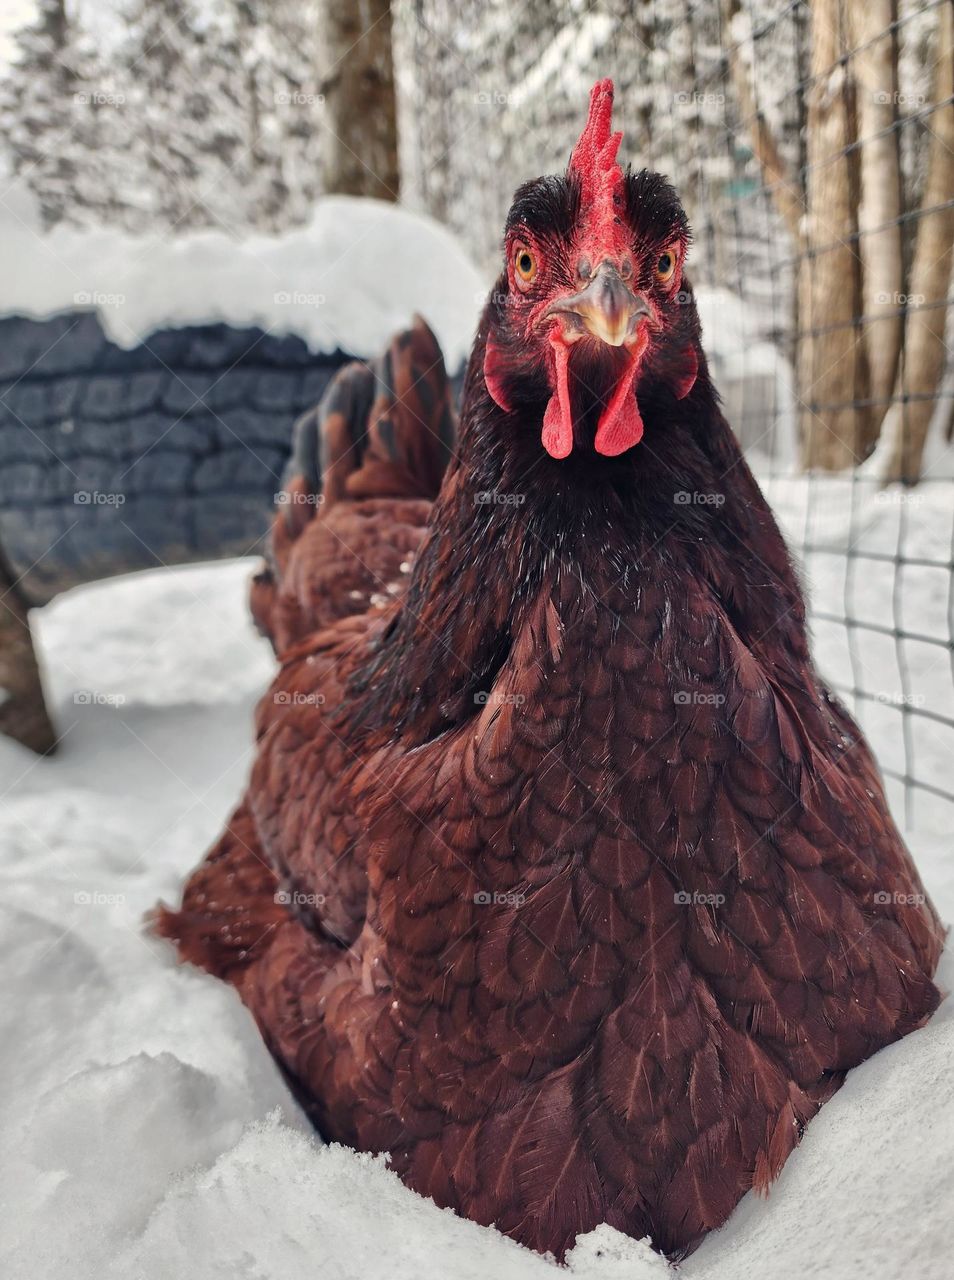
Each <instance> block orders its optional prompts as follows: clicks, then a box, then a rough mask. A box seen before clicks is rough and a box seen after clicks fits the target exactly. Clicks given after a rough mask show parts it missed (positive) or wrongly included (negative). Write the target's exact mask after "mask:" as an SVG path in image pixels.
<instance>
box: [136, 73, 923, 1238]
mask: <svg viewBox="0 0 954 1280" xmlns="http://www.w3.org/2000/svg"><path fill="white" fill-rule="evenodd" d="M611 105H612V86H611V85H610V83H609V82H608V81H606V82H602V83H601V84H599V85H597V86H596V88H595V89H594V93H593V97H592V100H591V106H590V116H589V120H588V123H587V126H586V129H585V130H584V133H583V135H582V137H581V139H580V141H579V143H578V145H577V147H576V149H575V151H574V153H573V157H572V159H571V162H570V166H569V168H568V170H567V173H566V174H565V175H563V176H560V177H550V178H541V179H538V180H537V181H535V182H531V183H528V184H527V185H526V186H524V187H522V188H521V189H520V190H519V191H518V192H517V195H516V198H515V201H514V205H513V208H512V209H511V211H510V215H509V217H508V220H507V226H506V233H505V253H506V263H505V269H504V271H503V273H502V274H501V276H500V278H499V280H498V281H497V283H496V285H495V288H494V291H493V293H492V294H491V298H490V301H489V302H488V304H487V307H486V309H485V311H484V315H483V318H482V321H481V324H480V329H479V333H478V336H477V340H476V344H475V347H474V352H473V355H472V358H471V361H470V366H469V370H468V373H467V378H466V383H465V387H464V393H463V406H462V414H461V424H460V436H459V443H458V445H457V446H456V451H455V452H453V459H452V461H451V463H450V466H449V468H448V470H447V472H446V475H445V476H444V479H443V483H441V482H440V476H441V472H442V469H443V467H444V464H445V460H446V457H447V454H448V451H449V448H450V447H451V416H450V408H449V397H448V393H447V386H446V380H445V378H444V376H443V366H442V363H441V359H440V353H439V351H438V350H437V348H436V344H435V343H434V342H433V339H432V338H431V336H430V334H429V333H428V331H427V330H426V329H425V327H424V326H423V325H421V324H418V325H417V326H416V327H415V328H414V329H413V330H412V331H411V332H410V333H409V334H406V335H404V336H402V337H401V338H399V339H398V340H396V342H395V343H394V345H393V346H392V348H391V351H390V353H389V355H388V357H387V358H386V360H385V361H384V362H383V363H382V365H381V366H380V367H379V368H378V369H377V370H376V371H375V372H369V371H368V370H366V369H364V368H362V367H360V366H355V367H354V368H352V369H351V370H349V371H347V372H346V373H344V374H343V375H341V376H340V377H339V381H338V383H337V384H336V386H335V387H334V388H333V390H332V392H331V393H330V397H329V398H328V400H327V401H326V403H325V404H324V405H323V407H322V410H321V413H320V414H319V415H318V417H317V419H316V420H315V421H313V422H306V423H305V424H304V425H303V427H302V429H301V430H300V432H299V446H298V460H299V474H298V476H297V477H296V479H295V480H294V481H293V482H292V483H291V484H290V486H289V488H288V493H287V495H286V497H287V499H288V501H287V502H286V503H285V504H284V505H283V508H282V510H281V511H280V512H279V515H278V517H277V520H276V525H275V536H274V546H273V563H272V565H271V567H270V569H269V571H268V573H267V574H265V575H263V577H262V578H261V579H260V580H259V582H258V584H257V586H256V588H255V594H254V608H255V612H256V616H257V618H258V620H259V622H260V624H261V625H262V626H263V627H264V628H265V629H266V630H267V632H268V633H269V634H270V635H271V636H272V638H273V641H274V644H275V647H276V650H277V652H278V655H279V659H280V663H281V669H280V672H279V675H278V676H277V678H276V680H275V683H274V685H273V687H272V689H271V691H270V692H269V693H268V694H267V695H266V697H265V698H264V699H263V700H262V702H261V704H260V706H259V710H258V722H257V733H258V754H257V758H256V762H255V765H254V768H253V770H252V775H251V778H250V781H249V785H248V790H247V792H246V795H245V797H244V799H243V801H242V803H241V804H240V806H239V808H238V809H237V811H236V813H235V815H234V817H233V818H232V821H231V822H230V824H229V827H228V829H227V830H226V832H225V834H224V835H223V836H222V839H221V840H220V842H219V843H218V845H217V846H216V847H215V848H214V849H213V850H212V852H211V853H210V854H209V856H208V858H207V860H206V861H205V862H204V863H203V864H202V866H201V867H199V869H198V870H197V871H196V872H195V873H194V874H193V876H192V878H191V880H190V881H189V883H188V885H187V887H186V890H185V895H184V899H183V903H182V906H181V908H180V909H179V910H178V911H176V912H171V911H167V910H165V909H162V910H161V911H160V913H159V915H158V917H157V920H158V927H159V929H160V930H161V932H162V933H163V934H165V935H167V936H169V937H171V938H174V939H175V940H176V941H177V942H178V945H179V950H180V953H181V955H182V956H183V957H185V958H187V959H189V960H192V961H193V962H195V963H197V964H200V965H202V966H204V967H205V968H207V969H208V970H209V971H210V972H212V973H214V974H217V975H219V976H221V977H223V978H226V979H227V980H228V981H230V982H232V983H233V984H234V985H235V987H236V988H237V990H238V992H239V993H240V995H241V997H242V999H243V1000H244V1001H245V1002H246V1004H247V1005H248V1006H249V1008H250V1009H251V1010H252V1012H253V1014H254V1015H255V1017H256V1019H257V1020H258V1024H259V1026H260V1027H261V1030H262V1034H263V1035H264V1037H265V1039H266V1040H267V1042H268V1045H269V1047H270V1049H271V1051H272V1052H273V1054H274V1055H275V1057H276V1058H277V1060H278V1061H279V1063H280V1064H281V1066H282V1068H283V1070H284V1072H285V1073H286V1075H287V1077H288V1079H289V1081H290V1082H291V1084H292V1087H293V1088H294V1089H295V1091H296V1093H297V1095H298V1097H299V1098H300V1099H301V1101H302V1103H303V1105H304V1106H305V1107H306V1108H307V1110H308V1112H309V1114H310V1115H311V1116H312V1117H313V1119H314V1122H315V1124H316V1125H317V1127H318V1128H319V1130H320V1131H321V1132H322V1133H323V1134H324V1135H325V1136H326V1137H328V1138H331V1139H338V1140H340V1141H343V1142H346V1143H350V1144H351V1145H353V1146H355V1147H358V1148H360V1149H363V1150H372V1151H389V1152H390V1153H391V1159H392V1163H393V1167H394V1168H395V1169H396V1170H397V1172H398V1173H399V1174H400V1176H401V1177H402V1178H403V1179H404V1181H405V1182H406V1183H407V1184H408V1185H409V1186H411V1187H413V1188H415V1189H416V1190H418V1191H420V1192H422V1193H424V1194H425V1195H429V1196H432V1197H433V1198H434V1199H435V1200H436V1201H437V1202H438V1203H439V1204H441V1205H450V1206H452V1207H453V1208H455V1209H456V1210H458V1211H459V1212H460V1213H462V1214H465V1215H467V1216H468V1217H470V1218H473V1219H476V1220H477V1221H478V1222H482V1223H496V1224H497V1226H498V1227H499V1228H500V1230H502V1231H505V1232H507V1233H508V1234H510V1235H512V1236H513V1237H515V1238H516V1239H517V1240H519V1241H522V1242H523V1243H524V1244H527V1245H530V1246H531V1247H533V1248H535V1249H540V1250H553V1252H554V1253H556V1254H557V1255H558V1256H562V1255H563V1254H564V1252H565V1251H566V1249H567V1248H568V1247H569V1246H570V1245H571V1244H572V1242H573V1240H574V1238H575V1237H576V1235H577V1234H578V1233H580V1232H583V1231H588V1230H589V1229H591V1228H592V1227H594V1226H596V1225H597V1224H599V1223H601V1222H609V1223H611V1224H612V1225H614V1226H616V1227H618V1228H620V1229H621V1230H622V1231H625V1232H628V1233H629V1234H630V1235H633V1236H642V1235H644V1234H647V1233H648V1234H650V1235H651V1236H652V1239H653V1241H654V1243H655V1245H656V1247H657V1248H659V1249H661V1250H664V1251H666V1252H667V1253H669V1254H672V1255H677V1254H681V1253H684V1252H686V1251H687V1250H689V1249H691V1248H692V1247H693V1245H694V1244H695V1243H696V1242H697V1241H698V1240H699V1239H700V1238H701V1237H702V1236H703V1235H704V1233H705V1232H707V1231H709V1230H711V1229H712V1228H713V1227H717V1226H719V1225H720V1223H722V1222H724V1221H725V1219H726V1218H727V1217H728V1215H729V1214H730V1213H731V1212H732V1209H733V1207H734V1206H735V1205H736V1204H737V1203H738V1201H739V1199H740V1197H741V1196H742V1195H744V1194H745V1192H746V1191H747V1190H748V1189H749V1188H750V1187H753V1186H754V1187H756V1188H759V1189H763V1190H764V1189H765V1188H767V1187H768V1185H769V1184H770V1183H771V1181H772V1179H773V1178H774V1177H775V1176H776V1175H777V1173H778V1172H779V1170H780V1168H781V1167H782V1165H783V1164H784V1162H785V1159H786V1157H787V1156H788V1154H789V1152H790V1151H791V1150H792V1148H793V1147H794V1145H795V1144H796V1143H797V1142H798V1139H799V1136H800V1134H801V1132H802V1129H803V1126H804V1125H805V1123H806V1121H807V1120H808V1119H809V1118H810V1117H811V1116H812V1115H813V1114H814V1113H815V1111H816V1110H817V1109H818V1107H819V1106H820V1105H821V1103H822V1102H824V1101H825V1099H827V1098H828V1097H829V1096H830V1095H831V1094H832V1092H833V1091H834V1090H835V1089H836V1088H837V1087H838V1084H839V1083H840V1081H841V1080H842V1078H843V1076H844V1073H845V1072H846V1071H847V1070H848V1069H849V1068H850V1067H852V1066H854V1065H855V1064H856V1063H859V1062H861V1061H862V1060H863V1059H865V1058H867V1057H868V1056H869V1055H871V1054H873V1053H875V1052H876V1051H877V1050H878V1049H880V1048H881V1047H882V1046H883V1045H886V1044H888V1043H889V1042H891V1041H893V1040H896V1039H897V1038H898V1037H899V1036H902V1035H904V1034H906V1033H907V1032H908V1031H911V1030H913V1029H914V1028H916V1027H918V1026H920V1025H921V1024H922V1023H923V1022H924V1021H925V1019H926V1018H927V1017H928V1016H929V1015H930V1013H931V1012H932V1010H933V1009H934V1008H935V1006H936V1005H937V1002H938V998H939V997H938V992H937V990H936V988H935V986H934V985H933V983H932V981H931V975H932V974H933V972H934V968H935V965H936V962H937V959H938V954H939V951H940V948H941V942H942V930H941V928H940V926H939V924H938V921H937V918H936V916H935V914H934V911H933V910H932V908H931V906H930V904H929V902H928V901H927V900H926V898H925V897H924V894H923V889H922V886H921V883H920V881H919V879H918V875H917V872H916V870H915V868H914V866H913V864H912V862H911V859H910V857H909V855H908V853H907V851H906V850H905V847H904V845H903V843H902V841H901V839H900V837H899V835H898V832H897V831H896V829H895V827H894V825H893V823H892V821H891V818H890V816H889V814H888V809H887V806H886V803H885V799H884V794H883V791H882V786H881V782H880V780H879V776H878V772H877V769H876V767H875V764H874V762H873V760H872V756H871V753H870V751H869V749H868V747H867V745H866V743H865V742H864V740H863V739H862V737H861V735H860V733H859V731H858V729H857V728H856V726H855V725H854V724H853V723H852V721H851V719H850V718H849V717H848V715H847V714H846V713H845V711H844V710H843V709H842V708H841V707H840V706H839V704H838V703H837V702H836V701H835V699H834V698H833V697H832V696H831V695H830V694H829V693H828V692H827V690H826V689H825V688H824V686H823V685H822V684H821V683H820V681H819V678H818V676H817V674H816V672H815V670H814V668H813V666H812V663H811V659H810V657H809V652H808V644H807V639H806V630H805V609H804V604H803V600H802V596H801V593H800V591H799V587H798V584H797V581H796V577H795V574H794V572H793V569H792V565H791V562H790V560H789V557H788V554H787V552H786V549H785V546H784V544H783V542H782V538H781V536H780V534H779V532H778V529H777V528H776V525H775V522H774V520H773V519H772V516H771V514H770V512H769V510H768V507H767V506H766V504H765V501H764V499H763V498H762V495H761V493H760V492H759V490H758V487H757V485H756V484H755V481H754V480H753V478H752V475H751V474H750V472H749V469H748V467H747V466H746V463H745V461H744V460H743V458H742V456H741V454H740V452H739V449H738V446H737V444H736V442H735V439H734V438H733V436H732V433H731V431H730V430H729V427H728V426H727V424H726V422H725V420H724V419H723V417H722V415H721V413H720V410H719V405H718V398H717V396H716V393H715V391H714V389H713V387H712V384H711V382H710V380H709V375H708V371H707V366H706V359H705V355H704V353H703V351H702V348H701V345H700V333H699V322H698V318H697V314H696V308H695V305H694V303H693V300H692V291H691V288H690V285H689V283H688V281H687V280H686V278H685V276H684V274H683V262H684V259H685V254H686V249H687V243H688V230H687V226H686V220H685V216H684V214H683V211H682V209H681V207H680V205H679V202H678V200H677V198H676V196H675V194H674V192H673V190H672V188H671V187H670V186H669V185H668V183H666V182H665V181H664V180H663V179H662V178H660V177H659V176H658V175H656V174H652V173H647V172H642V173H637V174H633V173H630V172H623V171H622V170H621V169H620V168H619V166H618V165H617V163H616V151H617V147H618V145H619V135H612V134H611V132H610V112H611ZM452 287H453V281H448V288H452ZM438 487H439V492H438ZM319 490H320V495H321V496H323V498H324V501H323V502H322V503H321V504H320V505H318V503H317V498H318V496H319ZM435 496H436V501H435V502H434V503H433V506H431V505H430V504H431V500H432V499H434V498H435ZM858 1158H859V1160H860V1159H863V1154H862V1153H860V1152H859V1156H858ZM846 1176H850V1171H848V1170H846Z"/></svg>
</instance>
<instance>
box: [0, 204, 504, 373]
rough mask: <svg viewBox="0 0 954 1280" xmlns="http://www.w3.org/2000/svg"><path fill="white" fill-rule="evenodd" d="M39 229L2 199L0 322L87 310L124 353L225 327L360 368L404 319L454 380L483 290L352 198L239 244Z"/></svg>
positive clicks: (422, 225) (197, 236)
mask: <svg viewBox="0 0 954 1280" xmlns="http://www.w3.org/2000/svg"><path fill="white" fill-rule="evenodd" d="M37 225H38V223H37V217H36V210H35V206H34V204H33V199H32V196H30V195H29V193H28V192H26V191H25V190H24V189H23V188H22V186H14V188H13V189H12V190H10V191H6V192H5V193H4V195H3V199H2V201H0V279H2V280H3V299H2V307H3V312H4V314H7V315H24V316H29V317H33V318H45V317H47V316H51V315H55V314H57V313H59V312H63V311H72V310H76V309H84V308H93V309H95V310H96V311H97V312H98V314H99V318H100V321H101V323H102V325H103V328H104V329H105V331H106V333H107V335H108V337H109V338H111V339H112V341H113V342H115V343H116V345H117V346H119V347H123V348H126V349H129V348H132V347H135V346H138V345H139V344H140V343H141V341H142V340H143V339H144V338H146V337H147V336H148V335H149V334H150V333H152V332H154V331H155V330H157V329H165V328H174V327H180V326H184V325H203V324H210V323H217V322H226V323H228V324H230V325H232V326H233V327H236V328H241V327H246V326H249V327H251V326H258V327H260V328H262V329H264V330H265V331H267V332H272V333H274V334H276V335H283V334H296V335H298V336H299V337H301V338H303V339H304V340H305V341H306V342H307V343H308V345H309V347H310V348H311V349H312V350H313V351H320V352H332V351H335V350H341V351H346V352H349V353H350V354H352V355H357V356H364V357H370V356H373V355H376V354H377V352H378V351H379V350H380V349H381V348H382V347H383V346H384V345H385V343H386V342H387V340H388V338H389V337H390V336H391V334H392V333H394V331H395V330H396V329H400V328H403V327H404V326H405V325H406V324H407V322H408V319H409V317H410V315H411V313H412V312H415V311H416V312H418V313H420V314H421V315H422V316H423V317H424V319H425V320H426V321H427V322H428V324H430V326H431V327H432V328H433V330H434V332H435V333H436V334H437V337H438V339H439V341H440V343H441V346H442V348H443V350H444V357H445V360H446V362H447V366H448V368H449V369H451V370H454V369H456V368H457V367H458V366H459V365H460V364H461V363H462V362H463V361H464V360H465V359H466V357H467V355H468V354H469V352H470V346H471V343H472V341H473V336H474V331H475V329H476V325H477V319H478V316H479V313H480V308H481V305H482V302H483V299H484V297H485V296H486V292H487V288H488V284H489V282H488V281H486V280H485V279H484V278H483V277H482V276H481V275H480V273H479V272H478V271H477V269H476V268H475V267H474V265H473V263H472V262H471V261H470V259H469V258H468V257H467V255H466V253H465V252H464V250H463V249H462V248H461V246H460V243H459V241H458V240H457V238H456V237H455V236H454V235H453V234H452V233H451V232H450V231H448V230H446V228H444V227H442V226H441V225H440V224H439V223H437V222H435V221H434V220H433V219H432V218H429V217H427V216H426V215H424V214H419V213H412V212H411V211H410V210H408V209H405V208H402V207H400V206H399V205H393V204H388V203H385V202H384V201H379V200H368V199H358V198H355V197H351V196H325V197H324V198H323V199H321V200H320V201H319V202H318V203H317V205H316V207H315V213H314V217H313V218H312V221H311V222H310V223H309V224H308V225H307V226H305V227H302V228H300V229H297V230H294V231H289V232H286V233H284V234H283V235H281V236H265V235H256V236H251V237H249V238H248V239H245V240H241V241H238V240H235V239H233V238H232V237H231V236H229V235H227V234H225V233H224V232H220V231H200V232H192V233H190V234H188V235H181V236H174V237H168V238H166V237H163V236H158V235H157V236H140V237H137V236H129V235H124V234H122V233H118V232H117V231H116V230H115V229H114V228H104V229H102V230H100V231H76V230H72V229H70V228H68V227H62V226H61V227H57V228H55V229H54V230H52V231H51V232H49V233H48V234H46V235H41V234H39V233H38V231H37Z"/></svg>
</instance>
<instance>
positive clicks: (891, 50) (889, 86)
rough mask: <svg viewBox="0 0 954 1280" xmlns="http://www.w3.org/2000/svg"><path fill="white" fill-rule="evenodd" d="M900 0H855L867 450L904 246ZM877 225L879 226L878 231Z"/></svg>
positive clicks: (889, 382) (878, 418) (889, 384)
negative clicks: (898, 34) (895, 30)
mask: <svg viewBox="0 0 954 1280" xmlns="http://www.w3.org/2000/svg"><path fill="white" fill-rule="evenodd" d="M896 18H897V3H896V0H852V3H851V36H852V44H853V47H854V48H857V49H858V50H859V52H858V53H857V54H856V55H855V58H854V60H853V65H854V74H855V81H856V86H857V102H858V137H859V139H860V140H861V141H862V144H863V145H862V146H861V149H860V150H861V205H860V208H859V211H858V231H859V238H858V250H859V254H860V257H861V260H862V263H863V264H864V270H863V274H864V288H863V292H862V302H861V305H862V310H863V312H864V315H865V349H866V352H867V356H868V369H869V376H870V379H871V382H870V390H869V396H870V399H871V400H872V402H873V403H872V406H871V413H870V414H869V415H868V421H867V423H866V426H867V435H866V438H865V439H863V440H862V445H863V448H864V451H867V449H868V448H869V447H870V446H871V445H872V444H873V443H874V441H875V440H876V439H877V438H878V432H879V429H880V427H881V422H882V420H883V418H884V416H885V414H886V413H887V410H888V405H889V404H890V402H891V394H892V391H893V390H894V383H895V378H896V376H897V372H898V357H899V355H900V353H901V337H902V332H903V328H904V321H903V316H902V304H903V289H904V267H903V260H902V252H901V224H900V222H899V221H898V219H899V217H900V214H901V167H900V156H899V151H898V146H899V130H898V129H897V128H896V127H894V126H896V125H897V122H898V64H897V43H896V40H895V38H894V34H893V30H892V23H893V22H894V21H895V20H896ZM878 228H881V229H880V230H879V229H878Z"/></svg>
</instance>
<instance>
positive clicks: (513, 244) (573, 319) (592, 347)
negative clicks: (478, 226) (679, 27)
mask: <svg viewBox="0 0 954 1280" xmlns="http://www.w3.org/2000/svg"><path fill="white" fill-rule="evenodd" d="M612 105H613V86H612V82H611V81H609V80H603V81H600V82H599V83H598V84H597V85H596V86H595V87H594V89H593V92H592V95H591V98H590V113H589V118H588V120H587V124H586V127H585V129H584V130H583V133H582V135H581V137H580V140H579V142H578V143H577V145H576V147H575V149H574V151H573V156H572V157H571V160H570V165H569V168H568V169H567V172H566V174H565V175H564V176H562V177H549V178H540V179H537V180H536V181H535V182H531V183H527V184H526V185H525V186H523V187H521V188H520V190H519V191H518V192H517V194H516V197H515V199H514V204H513V207H512V208H511V210H510V214H509V216H508V219H507V226H506V232H505V254H506V271H505V274H504V275H502V276H501V278H500V281H499V282H498V288H497V291H496V293H495V295H494V297H493V299H492V302H491V313H490V320H489V325H488V333H487V343H486V353H485V358H484V376H485V379H486V383H487V387H488V389H489V391H490V394H491V395H492V397H493V398H494V400H495V401H496V402H497V404H498V405H500V407H501V408H503V409H505V410H508V411H519V410H520V409H522V408H525V409H529V408H530V407H531V405H532V404H533V403H534V402H535V403H537V404H539V402H540V400H541V399H545V400H546V407H545V410H544V415H543V430H542V443H543V446H544V448H545V449H546V450H547V452H548V453H549V454H550V455H551V456H552V457H554V458H565V457H567V456H568V455H569V453H570V452H571V451H572V449H573V446H574V443H576V444H578V445H582V446H584V447H585V446H591V447H592V448H594V449H595V450H596V452H597V453H600V454H603V455H605V456H607V457H613V456H615V455H617V454H620V453H623V452H625V451H626V450H627V449H629V448H631V447H632V446H633V445H635V444H637V443H638V441H639V440H640V439H641V437H642V434H643V421H642V417H641V415H640V411H639V406H638V392H639V389H640V386H645V384H646V383H647V380H656V381H657V382H659V381H661V382H662V383H663V384H664V385H666V386H667V387H668V388H669V389H670V390H671V391H672V393H673V394H674V395H675V396H676V397H677V398H682V397H683V396H685V395H688V393H689V391H690V390H691V389H692V386H693V383H694V382H695V377H696V371H697V369H698V355H697V351H696V344H695V340H694V339H695V333H696V321H695V308H694V307H693V306H692V305H691V299H690V298H689V295H687V294H686V293H684V292H683V290H682V271H683V263H684V260H685V256H686V250H687V247H688V243H689V230H688V224H687V222H686V216H685V213H684V212H683V210H682V206H681V205H680V203H679V200H678V198H677V197H676V194H675V192H674V191H673V189H672V187H671V186H670V185H669V183H668V182H666V181H665V179H663V178H661V177H660V176H659V175H658V174H653V173H648V172H646V171H643V172H642V173H639V174H635V175H634V174H630V173H623V171H622V170H621V169H620V167H619V165H618V164H617V161H616V152H617V150H618V147H619V143H620V139H621V137H622V135H621V134H619V133H616V134H613V133H611V132H610V115H611V112H612ZM687 299H688V300H689V303H690V305H688V306H687V305H686V302H687Z"/></svg>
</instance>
